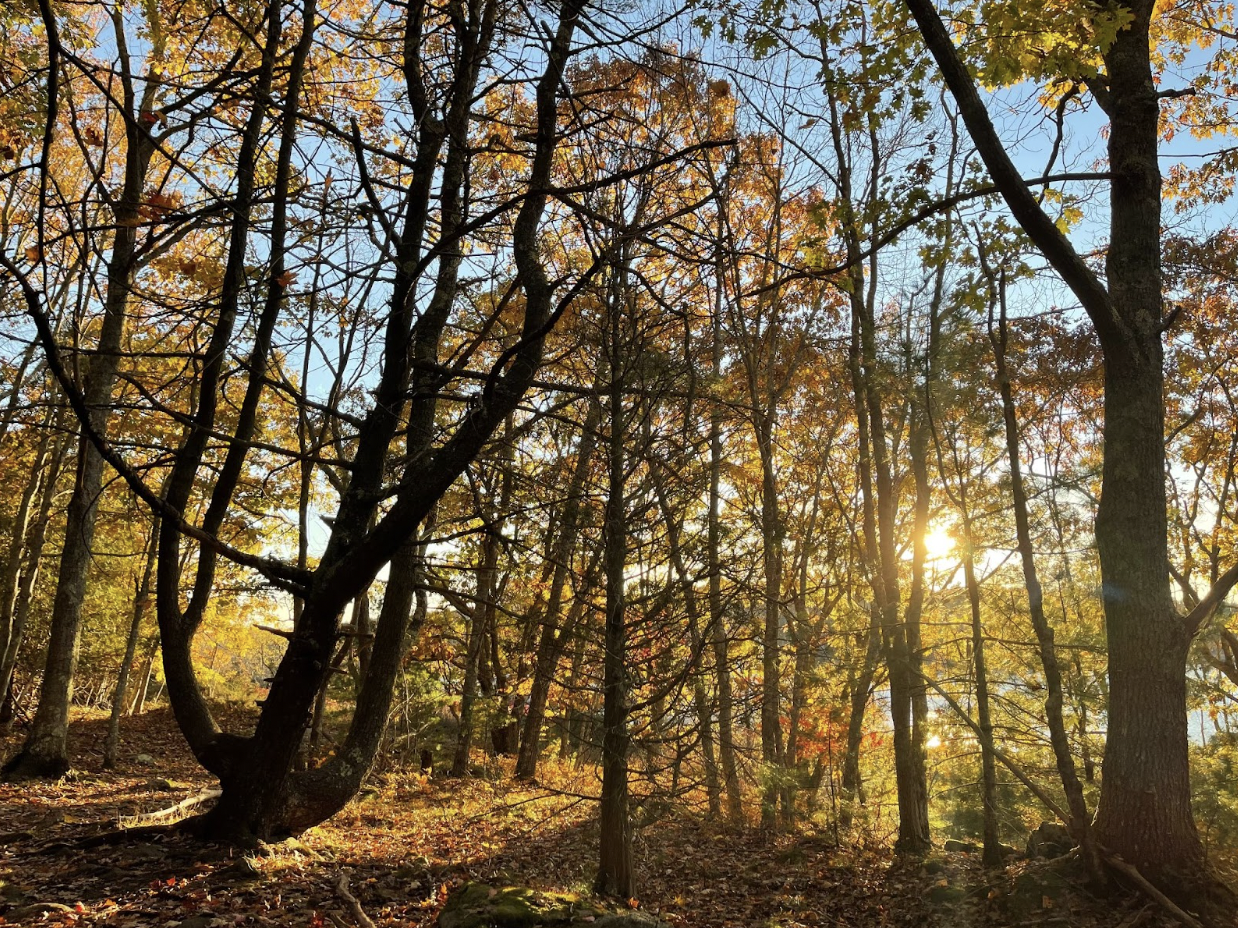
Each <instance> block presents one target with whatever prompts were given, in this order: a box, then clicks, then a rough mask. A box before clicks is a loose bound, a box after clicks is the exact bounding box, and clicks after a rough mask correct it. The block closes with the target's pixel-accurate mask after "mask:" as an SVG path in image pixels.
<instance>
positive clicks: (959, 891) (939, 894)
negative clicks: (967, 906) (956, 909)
mask: <svg viewBox="0 0 1238 928" xmlns="http://www.w3.org/2000/svg"><path fill="white" fill-rule="evenodd" d="M928 898H929V902H931V903H933V904H934V905H951V904H953V903H956V902H962V901H963V900H964V899H966V898H967V889H966V888H965V887H962V886H952V885H951V884H950V882H949V881H948V880H939V881H938V882H937V883H935V884H934V885H933V886H932V888H930V889H929V893H928Z"/></svg>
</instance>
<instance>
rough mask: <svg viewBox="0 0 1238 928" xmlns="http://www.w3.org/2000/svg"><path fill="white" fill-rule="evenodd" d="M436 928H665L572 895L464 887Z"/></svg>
mask: <svg viewBox="0 0 1238 928" xmlns="http://www.w3.org/2000/svg"><path fill="white" fill-rule="evenodd" d="M438 925H439V928H541V926H569V925H579V926H581V928H584V926H589V928H665V926H664V925H663V923H662V922H660V921H658V920H657V919H656V918H654V917H653V916H651V915H649V914H647V913H645V912H633V911H619V912H615V911H611V910H609V909H607V908H605V907H603V906H601V905H599V904H597V903H595V902H591V901H588V900H583V899H581V898H580V897H579V896H576V895H574V894H572V893H547V892H539V891H538V890H535V889H530V888H529V887H527V886H490V885H488V884H486V883H465V884H464V885H463V886H461V887H460V888H459V889H457V890H455V891H454V892H452V894H451V895H450V896H448V897H447V904H446V905H445V906H443V911H442V912H440V913H439V916H438Z"/></svg>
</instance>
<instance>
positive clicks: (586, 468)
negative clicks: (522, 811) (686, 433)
mask: <svg viewBox="0 0 1238 928" xmlns="http://www.w3.org/2000/svg"><path fill="white" fill-rule="evenodd" d="M598 410H599V407H598V404H597V403H590V404H589V408H588V411H587V412H586V413H585V421H584V423H583V425H582V426H581V430H580V443H579V445H578V446H577V448H576V464H575V467H573V469H572V478H571V480H570V481H569V483H568V488H567V499H566V500H564V503H563V515H562V517H561V518H560V520H559V536H558V538H556V539H555V544H554V546H553V548H552V553H551V557H553V558H554V562H555V563H554V569H553V573H552V575H551V580H550V594H549V598H548V600H547V602H546V609H545V612H544V614H543V616H542V634H541V638H540V640H539V641H538V645H537V662H536V664H535V666H534V670H533V683H532V686H531V688H530V691H529V704H528V708H527V710H526V712H525V717H524V730H523V732H522V733H521V735H520V749H519V753H518V754H517V757H516V776H517V777H521V778H527V779H532V778H533V777H534V776H536V775H537V761H538V758H539V757H540V756H541V746H542V745H541V742H542V725H543V723H544V721H545V718H546V702H547V699H548V698H549V696H550V685H551V683H552V682H553V679H554V674H555V668H557V667H558V664H559V659H560V658H561V657H562V655H563V648H564V646H565V645H566V643H567V635H568V633H569V631H570V628H571V622H570V620H569V622H568V623H567V624H565V625H564V627H563V628H562V629H560V628H559V616H560V614H561V613H562V611H563V595H564V592H565V590H566V589H567V581H568V577H569V574H570V572H571V558H572V552H573V551H574V550H575V548H576V540H577V538H578V537H579V536H580V516H581V504H582V502H583V500H584V494H585V481H586V479H587V478H588V475H589V472H590V468H591V466H592V460H593V452H594V449H595V447H596V446H597V428H598V419H599V411H598ZM577 601H578V602H583V591H581V592H580V594H579V595H578V597H577ZM573 609H574V604H573Z"/></svg>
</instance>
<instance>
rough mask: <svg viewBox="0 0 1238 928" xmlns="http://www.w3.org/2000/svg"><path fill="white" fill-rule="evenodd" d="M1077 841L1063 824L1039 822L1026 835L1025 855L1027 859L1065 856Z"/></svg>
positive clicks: (1051, 858)
mask: <svg viewBox="0 0 1238 928" xmlns="http://www.w3.org/2000/svg"><path fill="white" fill-rule="evenodd" d="M1077 843H1078V842H1076V841H1075V839H1074V838H1073V837H1071V834H1070V831H1069V830H1068V829H1067V828H1066V826H1065V825H1060V824H1058V823H1057V822H1041V823H1040V825H1039V826H1038V827H1037V828H1036V830H1035V831H1033V832H1032V833H1031V834H1030V835H1028V836H1027V857H1028V859H1029V860H1035V859H1036V858H1037V857H1040V858H1043V859H1045V860H1053V859H1054V858H1056V857H1065V856H1066V855H1067V854H1069V853H1070V852H1071V849H1072V848H1074V846H1075V845H1076V844H1077Z"/></svg>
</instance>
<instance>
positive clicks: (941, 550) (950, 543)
mask: <svg viewBox="0 0 1238 928" xmlns="http://www.w3.org/2000/svg"><path fill="white" fill-rule="evenodd" d="M924 547H925V548H927V549H928V556H929V559H930V560H934V561H936V560H939V559H940V558H943V557H945V556H946V555H947V554H949V553H950V552H951V551H953V550H954V539H953V538H951V537H950V533H949V532H948V531H946V530H945V529H944V528H934V529H931V530H930V531H929V533H928V534H927V535H925V536H924Z"/></svg>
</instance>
